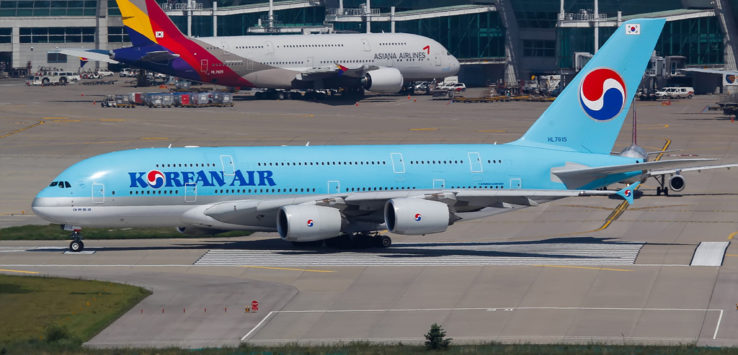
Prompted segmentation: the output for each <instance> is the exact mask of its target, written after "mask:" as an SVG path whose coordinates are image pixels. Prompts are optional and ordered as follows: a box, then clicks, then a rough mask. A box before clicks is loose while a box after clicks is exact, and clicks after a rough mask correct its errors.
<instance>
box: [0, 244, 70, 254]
mask: <svg viewBox="0 0 738 355" xmlns="http://www.w3.org/2000/svg"><path fill="white" fill-rule="evenodd" d="M67 249H68V248H66V247H56V246H54V247H22V246H18V247H0V253H21V252H27V251H57V250H59V251H61V250H67Z"/></svg>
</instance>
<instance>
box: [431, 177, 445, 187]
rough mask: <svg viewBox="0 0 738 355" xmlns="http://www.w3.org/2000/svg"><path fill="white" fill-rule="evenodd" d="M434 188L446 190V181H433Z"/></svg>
mask: <svg viewBox="0 0 738 355" xmlns="http://www.w3.org/2000/svg"><path fill="white" fill-rule="evenodd" d="M433 188H434V189H445V188H446V180H445V179H433Z"/></svg>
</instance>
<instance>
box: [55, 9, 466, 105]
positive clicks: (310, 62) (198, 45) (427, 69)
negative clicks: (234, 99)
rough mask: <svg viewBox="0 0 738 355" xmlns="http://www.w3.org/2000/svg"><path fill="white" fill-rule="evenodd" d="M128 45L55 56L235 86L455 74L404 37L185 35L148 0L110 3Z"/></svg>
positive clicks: (369, 83) (345, 83)
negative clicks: (115, 7)
mask: <svg viewBox="0 0 738 355" xmlns="http://www.w3.org/2000/svg"><path fill="white" fill-rule="evenodd" d="M117 3H118V8H119V9H120V12H121V16H122V18H123V25H124V27H125V29H126V30H127V32H128V35H129V37H130V39H131V42H132V44H133V46H131V47H124V48H120V49H115V50H112V51H109V52H108V51H100V50H80V49H61V50H58V52H60V53H64V54H67V55H75V56H80V57H85V58H88V59H91V60H101V61H108V62H114V63H123V64H125V65H128V66H131V67H136V68H142V69H146V70H150V71H154V72H158V73H164V74H168V75H173V76H177V77H180V78H184V79H188V80H193V81H198V82H203V83H209V84H218V85H224V86H230V87H238V88H253V87H255V88H269V89H331V88H332V89H336V88H343V89H344V90H345V91H346V92H350V93H357V92H360V93H363V90H364V89H366V90H370V91H374V92H384V93H395V92H398V91H400V89H402V86H403V83H404V82H410V81H418V80H432V79H434V78H444V77H447V76H452V75H456V73H458V71H459V61H458V60H456V58H455V57H454V56H453V55H451V53H449V52H448V50H446V48H444V47H443V46H442V45H441V44H440V43H438V42H436V41H434V40H432V39H430V38H427V37H423V36H418V35H413V34H406V33H359V34H312V35H266V36H220V37H198V38H192V37H187V36H185V35H184V34H182V32H180V31H179V29H178V28H177V26H175V25H174V23H172V21H171V20H170V19H169V17H167V15H166V14H165V13H164V11H162V9H161V7H159V5H158V4H157V3H156V1H155V0H117Z"/></svg>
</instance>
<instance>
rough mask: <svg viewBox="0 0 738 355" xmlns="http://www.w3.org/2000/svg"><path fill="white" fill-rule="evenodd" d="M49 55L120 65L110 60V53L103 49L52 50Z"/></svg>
mask: <svg viewBox="0 0 738 355" xmlns="http://www.w3.org/2000/svg"><path fill="white" fill-rule="evenodd" d="M49 53H60V54H65V55H68V56H70V57H80V58H87V60H94V61H98V62H106V63H110V64H118V61H117V60H114V59H112V58H110V52H108V51H106V50H101V49H84V48H62V49H52V50H50V51H49Z"/></svg>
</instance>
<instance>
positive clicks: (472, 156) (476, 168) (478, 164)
mask: <svg viewBox="0 0 738 355" xmlns="http://www.w3.org/2000/svg"><path fill="white" fill-rule="evenodd" d="M468 155H469V170H471V172H473V173H481V172H482V158H481V157H480V156H479V153H477V152H469V154H468Z"/></svg>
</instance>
